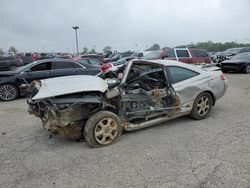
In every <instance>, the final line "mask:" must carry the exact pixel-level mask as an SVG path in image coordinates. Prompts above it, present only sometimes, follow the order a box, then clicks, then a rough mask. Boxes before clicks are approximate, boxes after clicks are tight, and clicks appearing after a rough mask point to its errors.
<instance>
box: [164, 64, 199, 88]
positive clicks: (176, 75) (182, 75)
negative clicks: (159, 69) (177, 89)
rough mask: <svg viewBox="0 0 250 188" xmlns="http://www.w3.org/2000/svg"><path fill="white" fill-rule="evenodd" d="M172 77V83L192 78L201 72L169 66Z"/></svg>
mask: <svg viewBox="0 0 250 188" xmlns="http://www.w3.org/2000/svg"><path fill="white" fill-rule="evenodd" d="M168 70H169V74H170V77H171V79H172V82H171V83H172V84H174V83H177V82H180V81H183V80H186V79H189V78H192V77H194V76H197V75H198V74H199V73H197V72H195V71H192V70H190V69H186V68H182V67H177V66H172V67H168Z"/></svg>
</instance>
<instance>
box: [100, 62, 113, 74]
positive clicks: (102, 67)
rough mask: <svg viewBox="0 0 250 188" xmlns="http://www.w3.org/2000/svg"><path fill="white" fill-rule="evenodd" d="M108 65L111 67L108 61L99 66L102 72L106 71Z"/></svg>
mask: <svg viewBox="0 0 250 188" xmlns="http://www.w3.org/2000/svg"><path fill="white" fill-rule="evenodd" d="M110 67H112V64H110V63H107V64H103V65H102V66H101V70H102V71H103V72H106V71H107V70H108V69H109V68H110Z"/></svg>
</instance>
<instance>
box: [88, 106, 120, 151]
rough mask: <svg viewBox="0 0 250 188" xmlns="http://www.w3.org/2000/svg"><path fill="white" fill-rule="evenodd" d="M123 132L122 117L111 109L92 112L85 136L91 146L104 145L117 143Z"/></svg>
mask: <svg viewBox="0 0 250 188" xmlns="http://www.w3.org/2000/svg"><path fill="white" fill-rule="evenodd" d="M121 134H122V124H121V121H120V118H119V117H118V116H117V115H116V114H114V113H113V112H110V111H99V112H96V113H94V114H92V115H91V116H90V117H89V119H88V120H87V122H86V124H85V127H84V137H85V140H86V142H87V143H88V144H89V145H90V146H91V147H95V148H98V147H104V146H108V145H111V144H114V143H116V142H117V141H118V140H119V138H120V137H121Z"/></svg>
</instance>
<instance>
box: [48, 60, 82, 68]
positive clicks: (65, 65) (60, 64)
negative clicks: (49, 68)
mask: <svg viewBox="0 0 250 188" xmlns="http://www.w3.org/2000/svg"><path fill="white" fill-rule="evenodd" d="M52 65H53V69H72V68H81V66H80V65H78V64H76V63H73V62H67V61H55V62H53V64H52Z"/></svg>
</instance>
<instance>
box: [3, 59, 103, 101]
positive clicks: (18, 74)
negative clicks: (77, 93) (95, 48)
mask: <svg viewBox="0 0 250 188" xmlns="http://www.w3.org/2000/svg"><path fill="white" fill-rule="evenodd" d="M98 73H100V68H97V67H95V66H92V65H89V64H83V63H81V64H80V63H77V62H74V61H70V60H63V59H46V60H39V61H35V62H33V63H30V64H27V65H25V66H22V67H19V68H17V69H16V70H15V71H6V72H0V100H1V101H11V100H14V99H16V98H17V97H19V96H25V95H26V94H27V92H28V91H29V88H28V87H27V83H31V82H32V81H33V80H38V79H45V78H52V77H59V76H66V75H96V74H98ZM61 87H64V85H61Z"/></svg>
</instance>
